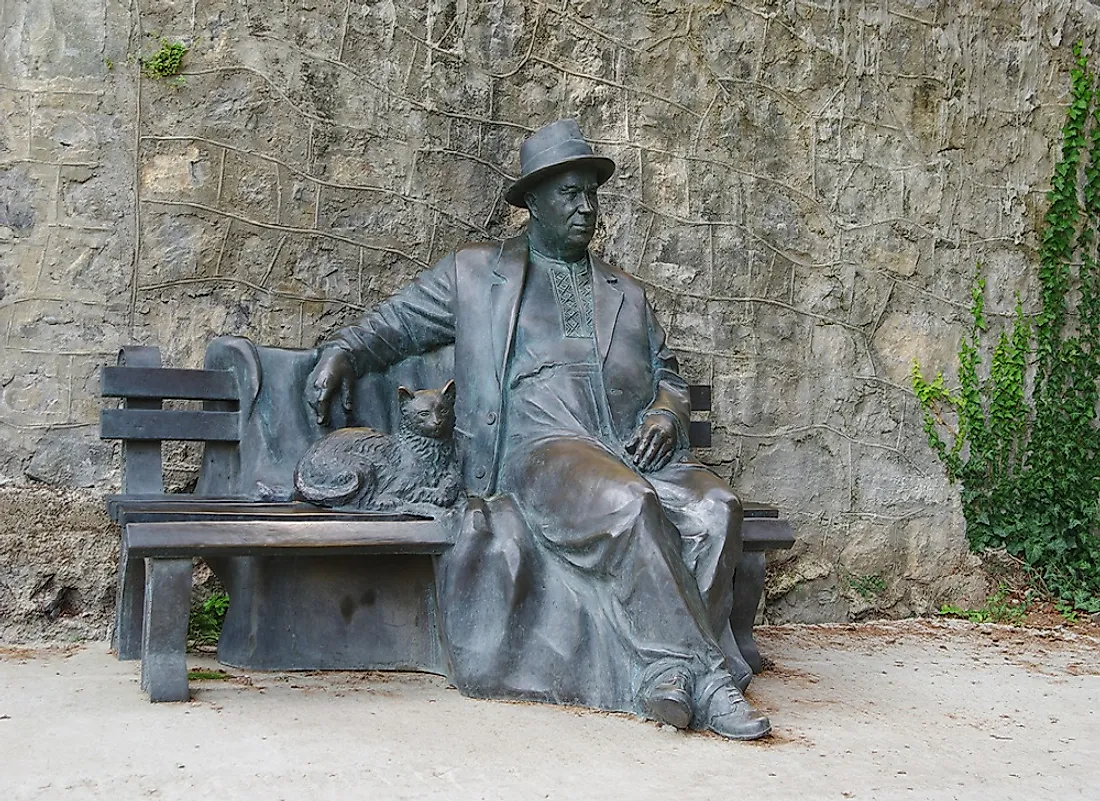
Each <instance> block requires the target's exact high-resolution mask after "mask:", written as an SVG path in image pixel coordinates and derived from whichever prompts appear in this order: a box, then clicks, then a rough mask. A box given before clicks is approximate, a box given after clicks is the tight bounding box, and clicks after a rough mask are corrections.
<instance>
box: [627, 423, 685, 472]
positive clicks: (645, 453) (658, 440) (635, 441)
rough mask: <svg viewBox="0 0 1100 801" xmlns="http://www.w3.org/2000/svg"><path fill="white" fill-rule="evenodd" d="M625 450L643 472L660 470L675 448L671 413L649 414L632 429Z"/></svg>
mask: <svg viewBox="0 0 1100 801" xmlns="http://www.w3.org/2000/svg"><path fill="white" fill-rule="evenodd" d="M626 450H627V452H628V453H630V454H631V455H632V456H633V459H634V464H635V465H636V466H637V467H638V469H639V470H641V471H642V472H643V473H650V472H652V471H654V470H660V469H661V468H662V467H664V466H665V465H666V464H668V462H669V459H671V458H672V454H673V452H674V451H675V450H676V423H674V422H673V421H672V417H671V415H667V414H663V413H662V414H649V415H646V417H645V418H644V419H643V420H642V422H641V425H639V426H638V428H637V429H636V430H635V431H634V436H632V437H631V438H630V442H628V443H626Z"/></svg>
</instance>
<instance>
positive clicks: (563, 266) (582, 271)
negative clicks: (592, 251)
mask: <svg viewBox="0 0 1100 801" xmlns="http://www.w3.org/2000/svg"><path fill="white" fill-rule="evenodd" d="M527 251H528V254H529V258H530V260H531V263H532V264H537V265H539V266H540V267H545V268H546V269H548V270H554V271H555V272H564V273H573V274H574V275H578V276H581V275H587V274H588V271H589V255H588V252H587V251H585V254H584V256H582V257H581V258H580V259H578V260H577V261H564V260H563V259H556V258H554V257H553V256H548V255H546V254H545V253H543V252H541V251H539V250H536V249H535V246H534V245H533V244H532V243H531V241H530V240H528V242H527Z"/></svg>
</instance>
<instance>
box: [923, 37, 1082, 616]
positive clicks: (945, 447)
mask: <svg viewBox="0 0 1100 801" xmlns="http://www.w3.org/2000/svg"><path fill="white" fill-rule="evenodd" d="M1074 55H1075V66H1074V68H1073V70H1072V71H1071V87H1070V98H1069V104H1068V109H1067V111H1066V120H1065V124H1064V126H1063V128H1062V149H1061V156H1060V158H1059V160H1058V163H1057V164H1056V166H1055V169H1054V176H1053V177H1052V179H1051V189H1050V192H1049V193H1048V194H1047V200H1048V203H1049V206H1048V209H1047V212H1046V215H1045V216H1044V219H1043V224H1042V228H1041V230H1040V232H1039V233H1040V241H1041V246H1040V250H1039V268H1038V284H1039V294H1040V297H1039V310H1038V313H1037V314H1035V315H1033V316H1031V317H1028V316H1026V315H1025V314H1024V310H1023V306H1022V304H1021V302H1020V300H1019V298H1017V302H1016V307H1015V312H1014V314H1013V316H1012V320H1011V324H1010V326H1009V328H1008V330H1006V331H1004V332H1003V333H1001V334H1000V336H999V337H998V338H997V342H996V344H995V345H993V346H992V348H990V347H989V346H988V344H987V343H986V342H985V341H984V337H985V335H986V334H987V332H988V329H989V326H988V323H987V320H986V316H985V288H986V282H985V279H984V278H983V277H982V274H981V266H980V265H979V267H978V274H977V275H976V277H975V280H974V283H973V288H972V292H971V298H970V300H971V306H970V321H969V326H968V328H967V331H966V333H965V335H964V336H963V339H962V342H961V343H960V345H959V364H958V376H959V386H958V388H957V389H951V388H948V387H947V385H946V382H945V379H944V376H943V373H942V372H940V373H938V374H937V375H936V377H935V378H934V379H932V380H931V381H928V380H926V379H925V378H924V375H923V373H922V371H921V369H920V365H919V364H917V363H916V362H914V364H913V371H912V379H913V390H914V393H915V394H916V397H917V400H918V401H919V403H920V406H921V409H922V412H923V419H924V430H925V433H926V434H927V435H928V442H929V445H930V446H931V447H932V449H933V450H934V451H935V453H936V454H937V455H938V456H939V458H940V460H941V461H942V462H943V465H944V468H945V470H946V472H947V476H948V478H949V479H950V480H951V481H952V482H953V483H957V484H958V485H959V486H960V494H961V498H962V506H963V514H964V516H965V518H966V533H967V538H968V539H969V541H970V545H971V547H972V548H973V549H974V550H975V551H979V552H981V551H985V550H986V549H989V548H1003V549H1005V550H1006V551H1007V552H1008V553H1009V554H1011V555H1013V556H1016V557H1019V558H1020V559H1022V560H1023V561H1024V563H1025V564H1026V565H1027V566H1028V568H1029V570H1030V571H1032V574H1033V575H1034V576H1035V577H1036V578H1037V579H1038V580H1039V581H1040V582H1041V583H1042V584H1043V585H1044V586H1045V587H1046V588H1047V589H1049V590H1050V592H1051V593H1052V594H1053V595H1054V596H1055V598H1057V599H1058V600H1059V601H1060V602H1061V603H1062V604H1063V605H1064V607H1065V608H1067V609H1076V610H1082V611H1087V612H1096V611H1100V427H1098V419H1097V408H1098V406H1097V404H1098V401H1100V391H1098V388H1100V255H1098V250H1097V245H1098V242H1100V236H1098V231H1100V98H1098V95H1097V91H1098V88H1100V87H1098V85H1097V81H1096V79H1095V77H1094V75H1093V74H1092V73H1091V72H1090V71H1089V69H1088V62H1087V59H1086V57H1085V56H1084V55H1083V52H1082V48H1081V45H1080V44H1078V45H1077V46H1076V47H1075V48H1074ZM1032 376H1033V377H1032Z"/></svg>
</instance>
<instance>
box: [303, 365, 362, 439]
mask: <svg viewBox="0 0 1100 801" xmlns="http://www.w3.org/2000/svg"><path fill="white" fill-rule="evenodd" d="M354 382H355V366H354V365H353V364H352V361H351V356H350V355H349V354H348V352H347V351H345V350H344V349H343V348H338V347H331V346H330V347H328V348H326V349H325V350H323V351H321V358H319V359H318V360H317V366H316V367H314V368H313V372H312V373H310V374H309V380H308V381H307V382H306V405H307V406H309V408H310V409H311V410H312V411H313V413H314V415H316V418H317V423H318V425H322V426H327V425H328V424H329V409H330V408H331V406H332V401H333V399H334V398H335V396H336V395H337V394H339V395H340V398H341V400H342V402H343V406H344V411H345V412H347V411H351V387H352V384H353V383H354Z"/></svg>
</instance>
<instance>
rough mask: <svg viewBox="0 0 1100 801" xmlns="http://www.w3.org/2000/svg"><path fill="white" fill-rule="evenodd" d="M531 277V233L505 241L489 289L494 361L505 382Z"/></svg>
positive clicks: (500, 377)
mask: <svg viewBox="0 0 1100 801" xmlns="http://www.w3.org/2000/svg"><path fill="white" fill-rule="evenodd" d="M526 278H527V236H526V235H524V234H521V235H519V236H515V237H512V238H511V239H509V240H507V241H505V242H504V245H503V246H502V247H501V249H500V257H499V258H498V259H497V263H496V265H495V266H494V268H493V275H492V282H493V283H492V284H491V286H490V288H489V305H490V310H489V311H490V313H489V326H490V328H491V331H492V339H493V357H494V358H493V364H494V365H495V366H496V372H497V380H498V381H501V382H503V378H504V365H505V364H507V361H508V356H509V354H510V352H511V349H512V340H513V339H514V338H515V331H516V318H517V317H518V315H519V299H520V296H521V295H522V294H523V284H524V281H525V280H526Z"/></svg>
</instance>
